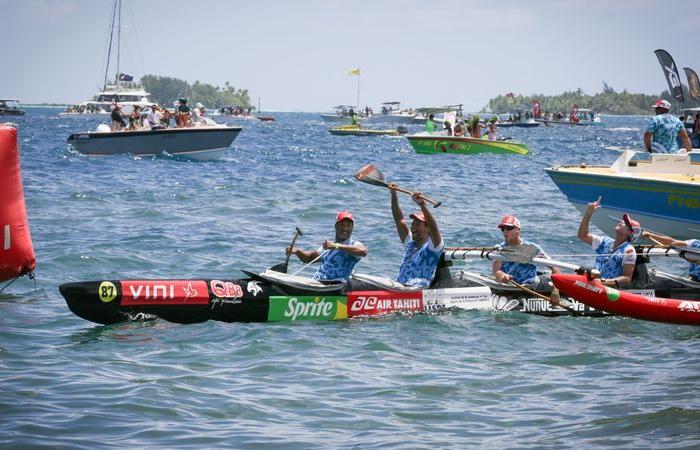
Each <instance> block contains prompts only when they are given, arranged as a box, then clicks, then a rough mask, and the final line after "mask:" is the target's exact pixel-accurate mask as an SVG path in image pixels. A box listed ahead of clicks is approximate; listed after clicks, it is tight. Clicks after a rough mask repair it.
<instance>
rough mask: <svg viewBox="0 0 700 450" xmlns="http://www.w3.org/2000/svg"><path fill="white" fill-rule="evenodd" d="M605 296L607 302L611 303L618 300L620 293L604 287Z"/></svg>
mask: <svg viewBox="0 0 700 450" xmlns="http://www.w3.org/2000/svg"><path fill="white" fill-rule="evenodd" d="M605 296H606V297H608V300H609V301H611V302H616V301H618V300H620V291H618V290H617V289H613V288H610V287H607V286H606V287H605Z"/></svg>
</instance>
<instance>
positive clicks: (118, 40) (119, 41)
mask: <svg viewBox="0 0 700 450" xmlns="http://www.w3.org/2000/svg"><path fill="white" fill-rule="evenodd" d="M117 2H118V3H119V21H118V25H117V89H118V88H119V59H120V57H121V43H122V0H117Z"/></svg>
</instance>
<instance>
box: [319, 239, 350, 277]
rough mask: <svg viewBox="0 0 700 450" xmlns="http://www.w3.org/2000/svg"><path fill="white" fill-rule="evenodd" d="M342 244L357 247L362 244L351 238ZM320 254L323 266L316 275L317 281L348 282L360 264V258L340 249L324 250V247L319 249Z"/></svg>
mask: <svg viewBox="0 0 700 450" xmlns="http://www.w3.org/2000/svg"><path fill="white" fill-rule="evenodd" d="M341 244H342V245H355V244H360V242H359V241H356V240H354V239H352V238H350V239H348V240H346V241H344V242H341ZM318 252H319V253H321V265H320V266H319V268H318V270H317V271H316V273H315V274H314V279H316V280H324V281H331V280H333V281H335V280H337V281H347V280H348V278H349V277H350V275H351V274H352V270H353V269H354V268H355V265H356V264H357V263H358V262H360V257H359V256H353V255H351V254H350V253H348V252H346V251H343V250H339V249H329V250H324V248H323V247H319V248H318Z"/></svg>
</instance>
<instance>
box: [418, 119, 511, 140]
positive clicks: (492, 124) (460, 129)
mask: <svg viewBox="0 0 700 450" xmlns="http://www.w3.org/2000/svg"><path fill="white" fill-rule="evenodd" d="M497 121H498V118H497V116H493V117H491V118H490V119H489V120H487V121H486V123H483V122H481V118H480V117H479V115H478V114H476V115H473V116H468V117H467V118H466V119H464V118H463V117H462V116H461V115H459V114H458V115H456V116H455V120H454V125H453V123H452V121H451V120H448V119H446V120H444V121H443V123H442V130H439V129H438V124H437V122H436V121H435V115H434V114H428V118H427V119H426V121H425V132H426V133H436V132H442V133H444V134H445V135H447V136H454V137H472V138H482V137H484V138H487V139H488V140H490V141H495V140H498V125H497ZM482 130H486V133H482ZM482 135H483V136H482Z"/></svg>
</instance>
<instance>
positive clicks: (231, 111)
mask: <svg viewBox="0 0 700 450" xmlns="http://www.w3.org/2000/svg"><path fill="white" fill-rule="evenodd" d="M251 112H252V108H244V107H242V106H224V107H223V108H219V114H226V115H228V116H234V117H250V116H251Z"/></svg>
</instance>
